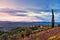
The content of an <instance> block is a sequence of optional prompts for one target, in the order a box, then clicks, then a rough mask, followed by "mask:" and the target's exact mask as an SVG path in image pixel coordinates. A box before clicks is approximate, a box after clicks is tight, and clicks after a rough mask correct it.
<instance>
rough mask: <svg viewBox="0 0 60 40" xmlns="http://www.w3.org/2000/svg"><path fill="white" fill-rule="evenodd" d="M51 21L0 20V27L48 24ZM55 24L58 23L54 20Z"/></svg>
mask: <svg viewBox="0 0 60 40" xmlns="http://www.w3.org/2000/svg"><path fill="white" fill-rule="evenodd" d="M49 24H51V22H9V21H0V29H2V28H4V29H5V28H6V29H8V28H15V27H25V26H31V25H49ZM55 24H59V22H56V23H55Z"/></svg>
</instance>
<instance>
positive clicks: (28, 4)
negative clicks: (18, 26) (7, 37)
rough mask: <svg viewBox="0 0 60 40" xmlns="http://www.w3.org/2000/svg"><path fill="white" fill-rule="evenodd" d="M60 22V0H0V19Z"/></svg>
mask: <svg viewBox="0 0 60 40" xmlns="http://www.w3.org/2000/svg"><path fill="white" fill-rule="evenodd" d="M52 9H53V10H54V15H55V22H60V19H59V18H60V0H0V21H12V22H51V15H52V14H51V13H52V12H51V10H52Z"/></svg>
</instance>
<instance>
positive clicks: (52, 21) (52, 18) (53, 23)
mask: <svg viewBox="0 0 60 40" xmlns="http://www.w3.org/2000/svg"><path fill="white" fill-rule="evenodd" d="M53 27H54V12H53V9H52V28H53Z"/></svg>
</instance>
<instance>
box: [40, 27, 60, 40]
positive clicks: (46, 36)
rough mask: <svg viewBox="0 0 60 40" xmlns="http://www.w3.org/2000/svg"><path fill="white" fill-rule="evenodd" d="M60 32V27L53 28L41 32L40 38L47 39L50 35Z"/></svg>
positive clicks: (41, 39)
mask: <svg viewBox="0 0 60 40" xmlns="http://www.w3.org/2000/svg"><path fill="white" fill-rule="evenodd" d="M58 34H60V28H53V29H51V30H47V31H43V32H40V34H39V37H40V40H47V39H48V38H49V37H51V36H54V35H58Z"/></svg>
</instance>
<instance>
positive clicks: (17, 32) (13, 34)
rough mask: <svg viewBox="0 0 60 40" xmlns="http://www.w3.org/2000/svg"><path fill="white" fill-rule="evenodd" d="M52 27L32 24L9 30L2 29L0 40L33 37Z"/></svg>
mask: <svg viewBox="0 0 60 40" xmlns="http://www.w3.org/2000/svg"><path fill="white" fill-rule="evenodd" d="M48 29H51V27H45V26H44V27H43V26H34V25H33V26H31V27H18V28H14V29H11V30H8V31H5V30H4V31H0V40H17V38H25V37H28V38H29V37H31V36H32V35H33V34H36V33H39V32H41V31H46V30H48Z"/></svg>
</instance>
